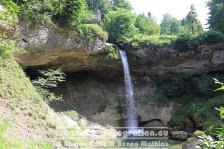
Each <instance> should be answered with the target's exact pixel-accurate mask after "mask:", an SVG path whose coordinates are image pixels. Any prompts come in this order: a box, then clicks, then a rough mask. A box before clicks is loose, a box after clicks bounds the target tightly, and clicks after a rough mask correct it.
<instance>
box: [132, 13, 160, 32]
mask: <svg viewBox="0 0 224 149" xmlns="http://www.w3.org/2000/svg"><path fill="white" fill-rule="evenodd" d="M135 26H136V27H137V28H138V30H139V32H140V33H141V34H146V35H158V34H160V26H159V25H158V24H156V23H155V22H154V20H152V19H151V18H147V17H146V16H145V15H144V14H142V15H139V16H137V19H136V22H135Z"/></svg>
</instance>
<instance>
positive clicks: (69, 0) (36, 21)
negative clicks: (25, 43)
mask: <svg viewBox="0 0 224 149" xmlns="http://www.w3.org/2000/svg"><path fill="white" fill-rule="evenodd" d="M15 1H16V0H15ZM16 2H17V3H18V5H20V7H21V12H20V15H19V16H20V18H22V19H23V20H25V21H27V22H31V23H32V24H33V25H40V24H45V25H47V24H48V25H49V24H50V25H51V24H54V23H56V24H59V25H62V26H67V27H71V28H73V27H77V26H78V25H79V24H80V23H81V21H82V19H84V18H85V16H86V1H85V0H63V1H61V0H44V1H40V0H32V1H26V2H23V1H19V2H18V1H16Z"/></svg>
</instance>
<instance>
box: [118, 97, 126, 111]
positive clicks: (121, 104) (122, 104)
mask: <svg viewBox="0 0 224 149" xmlns="http://www.w3.org/2000/svg"><path fill="white" fill-rule="evenodd" d="M116 101H117V103H118V106H119V107H120V108H126V107H127V105H128V103H127V100H126V98H125V97H123V96H118V97H117V99H116Z"/></svg>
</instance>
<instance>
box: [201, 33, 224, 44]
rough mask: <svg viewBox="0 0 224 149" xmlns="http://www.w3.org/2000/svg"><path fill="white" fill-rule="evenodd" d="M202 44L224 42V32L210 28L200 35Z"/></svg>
mask: <svg viewBox="0 0 224 149" xmlns="http://www.w3.org/2000/svg"><path fill="white" fill-rule="evenodd" d="M198 38H199V40H200V43H201V44H216V43H220V42H224V34H223V33H221V32H218V31H215V30H209V31H207V32H204V33H202V34H201V35H199V36H198Z"/></svg>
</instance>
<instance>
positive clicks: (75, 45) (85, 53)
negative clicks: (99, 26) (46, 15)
mask: <svg viewBox="0 0 224 149" xmlns="http://www.w3.org/2000/svg"><path fill="white" fill-rule="evenodd" d="M15 36H16V38H17V41H18V44H19V45H20V46H21V47H22V48H24V49H25V50H26V52H25V53H23V54H18V55H17V58H18V62H19V63H20V64H21V65H22V66H25V67H40V68H41V67H47V68H60V69H62V70H63V71H65V72H76V71H83V70H94V71H101V70H106V69H110V70H112V69H117V67H116V65H115V64H114V63H112V61H111V60H109V57H108V56H107V51H106V49H107V48H108V47H110V46H111V44H108V43H104V42H102V40H100V39H99V38H95V39H93V41H91V42H87V41H85V40H83V39H81V38H79V37H78V35H77V33H75V32H74V31H69V30H64V29H61V28H55V27H51V28H50V27H43V26H42V27H38V28H31V27H29V25H27V24H20V25H19V26H17V30H16V34H15Z"/></svg>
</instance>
